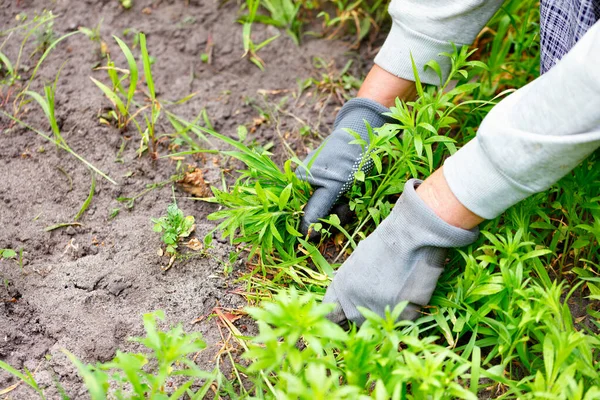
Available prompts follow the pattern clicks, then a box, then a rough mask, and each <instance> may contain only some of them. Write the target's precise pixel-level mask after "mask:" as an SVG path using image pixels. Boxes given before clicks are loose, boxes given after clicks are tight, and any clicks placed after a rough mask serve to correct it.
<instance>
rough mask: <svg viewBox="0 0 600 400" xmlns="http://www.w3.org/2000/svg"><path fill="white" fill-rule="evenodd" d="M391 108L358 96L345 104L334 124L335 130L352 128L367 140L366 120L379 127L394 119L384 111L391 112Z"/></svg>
mask: <svg viewBox="0 0 600 400" xmlns="http://www.w3.org/2000/svg"><path fill="white" fill-rule="evenodd" d="M389 112H390V110H389V108H387V107H384V106H382V105H381V104H379V103H377V102H376V101H373V100H371V99H367V98H364V97H357V98H354V99H352V100H349V101H348V102H346V104H344V106H343V107H342V109H341V110H340V112H339V113H338V115H337V117H336V118H335V123H334V124H333V130H334V131H335V130H336V129H338V128H347V129H352V130H353V131H355V132H356V133H358V134H359V135H360V136H361V138H363V139H365V140H367V139H368V132H367V129H366V128H365V122H364V121H365V120H366V121H368V122H369V125H371V127H373V128H379V127H381V126H383V125H384V124H385V123H386V122H391V121H392V119H391V118H390V117H388V116H385V115H383V113H389Z"/></svg>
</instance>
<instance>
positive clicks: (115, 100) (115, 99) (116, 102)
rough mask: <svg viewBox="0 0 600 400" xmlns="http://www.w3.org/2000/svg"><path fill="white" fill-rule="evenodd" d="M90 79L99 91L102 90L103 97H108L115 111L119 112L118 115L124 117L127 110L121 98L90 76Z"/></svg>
mask: <svg viewBox="0 0 600 400" xmlns="http://www.w3.org/2000/svg"><path fill="white" fill-rule="evenodd" d="M90 79H91V80H92V82H94V83H95V84H96V86H98V87H99V88H100V90H102V92H103V93H104V95H105V96H106V97H108V99H109V100H110V102H111V103H113V105H114V106H115V107H116V108H117V110H119V113H120V114H121V115H123V116H126V115H127V109H126V108H125V104H123V101H122V100H121V98H120V97H119V96H118V95H117V94H116V93H115V92H113V91H112V90H111V89H110V88H109V87H108V86H106V85H105V84H104V83H102V82H100V81H98V80H96V79H94V78H92V77H91V76H90Z"/></svg>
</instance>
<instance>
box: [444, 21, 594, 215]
mask: <svg viewBox="0 0 600 400" xmlns="http://www.w3.org/2000/svg"><path fill="white" fill-rule="evenodd" d="M598 147H600V23H596V24H595V25H594V26H593V27H592V28H591V29H590V30H589V31H588V32H587V33H586V34H585V35H584V36H583V37H582V38H581V39H580V40H579V42H578V43H577V44H576V45H575V46H574V47H573V49H571V51H570V52H569V53H568V54H567V55H565V56H564V57H563V59H562V60H561V61H559V62H558V63H557V64H556V65H555V66H554V67H553V68H552V69H551V70H550V71H548V72H547V73H546V74H544V75H542V76H541V77H539V78H538V79H536V80H534V81H533V82H531V83H529V84H528V85H526V86H524V87H523V88H521V89H519V90H517V91H516V92H514V93H513V94H511V95H510V96H508V97H506V98H505V99H504V100H502V101H501V102H500V103H498V104H497V105H496V106H495V107H494V108H493V109H492V110H491V111H490V112H489V114H488V115H487V116H486V117H485V119H484V120H483V122H482V124H481V126H480V128H479V131H478V133H477V136H476V137H475V138H474V139H473V140H471V141H470V142H469V143H468V144H467V145H465V146H464V147H463V148H462V149H460V150H459V151H458V152H457V153H456V154H454V155H453V156H451V157H450V158H448V159H447V160H446V162H445V164H444V176H445V177H446V180H447V181H448V185H449V186H450V189H451V190H452V192H453V193H454V195H455V196H456V197H457V198H458V200H459V201H460V202H461V203H462V204H463V205H464V206H465V207H467V208H468V209H469V210H471V211H472V212H474V213H475V214H477V215H479V216H480V217H483V218H487V219H491V218H495V217H496V216H498V215H499V214H501V213H502V212H503V211H504V210H506V209H507V208H509V207H510V206H512V205H513V204H516V203H517V202H519V201H521V200H523V199H524V198H526V197H528V196H530V195H531V194H533V193H537V192H540V191H543V190H546V189H547V188H549V187H550V186H551V185H552V184H554V183H555V182H556V181H558V180H559V179H560V178H562V177H563V176H564V175H566V174H567V173H568V172H569V171H571V170H572V169H573V168H575V167H576V166H577V165H578V164H579V163H580V162H581V161H582V160H584V159H585V158H586V157H587V156H589V155H590V154H591V153H593V152H594V151H595V150H596V149H597V148H598Z"/></svg>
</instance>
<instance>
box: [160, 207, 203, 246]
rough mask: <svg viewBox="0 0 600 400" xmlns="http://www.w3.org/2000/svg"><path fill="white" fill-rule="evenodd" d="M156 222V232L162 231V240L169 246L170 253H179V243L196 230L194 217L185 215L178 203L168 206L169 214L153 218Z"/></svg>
mask: <svg viewBox="0 0 600 400" xmlns="http://www.w3.org/2000/svg"><path fill="white" fill-rule="evenodd" d="M152 222H154V232H158V233H162V236H161V240H162V241H163V243H164V244H165V245H166V246H167V247H166V251H167V253H168V254H171V255H175V254H177V247H178V243H179V241H180V240H181V239H183V238H186V237H188V236H189V235H190V233H192V231H193V230H194V227H195V225H194V217H193V216H191V215H188V216H185V215H184V214H183V211H181V210H180V209H179V207H177V203H172V204H170V205H169V206H168V207H167V215H165V216H162V217H160V218H154V219H152Z"/></svg>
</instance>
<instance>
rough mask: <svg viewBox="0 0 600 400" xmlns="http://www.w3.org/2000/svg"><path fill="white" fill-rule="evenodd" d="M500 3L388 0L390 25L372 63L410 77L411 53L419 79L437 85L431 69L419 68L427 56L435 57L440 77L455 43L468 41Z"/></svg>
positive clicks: (486, 0)
mask: <svg viewBox="0 0 600 400" xmlns="http://www.w3.org/2000/svg"><path fill="white" fill-rule="evenodd" d="M501 5H502V0H459V1H456V0H455V1H452V0H392V2H391V4H390V7H389V13H390V16H391V17H392V29H391V31H390V33H389V34H388V37H387V39H386V40H385V43H384V44H383V46H382V47H381V50H379V53H378V54H377V56H376V57H375V64H377V65H378V66H380V67H381V68H383V69H384V70H386V71H388V72H390V73H392V74H394V75H396V76H398V77H400V78H404V79H408V80H414V74H413V70H412V64H411V61H410V55H411V54H412V56H413V58H414V60H415V64H416V66H417V70H418V72H419V77H420V78H421V81H422V82H425V83H429V84H433V85H437V84H439V78H438V76H437V75H436V74H435V72H433V71H432V70H431V69H429V68H428V69H427V71H423V66H424V65H425V63H427V62H428V61H429V60H436V61H437V62H438V63H439V64H440V67H441V69H442V72H443V74H444V79H445V77H446V76H447V75H448V72H449V71H450V60H449V59H448V57H443V56H439V55H438V54H439V53H442V52H449V53H452V45H451V44H450V43H454V44H455V45H457V46H458V47H460V46H462V45H465V44H467V45H470V44H472V43H473V40H475V37H476V36H477V34H478V33H479V32H480V31H481V29H482V28H483V27H484V26H485V24H486V23H487V22H488V21H489V19H490V18H491V17H492V16H493V15H494V13H495V12H496V11H497V10H498V8H500V6H501Z"/></svg>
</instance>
